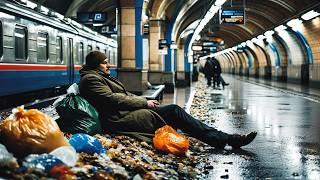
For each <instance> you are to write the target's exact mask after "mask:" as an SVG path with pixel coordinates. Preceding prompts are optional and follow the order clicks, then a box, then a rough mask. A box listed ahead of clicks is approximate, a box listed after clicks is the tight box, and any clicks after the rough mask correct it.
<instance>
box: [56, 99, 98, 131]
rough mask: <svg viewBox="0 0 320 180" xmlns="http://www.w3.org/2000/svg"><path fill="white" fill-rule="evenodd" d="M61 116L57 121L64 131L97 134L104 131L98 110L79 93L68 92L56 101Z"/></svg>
mask: <svg viewBox="0 0 320 180" xmlns="http://www.w3.org/2000/svg"><path fill="white" fill-rule="evenodd" d="M56 110H57V113H58V114H59V116H60V118H59V119H58V120H57V123H58V125H59V127H60V129H61V130H62V131H63V132H67V133H72V134H74V133H86V134H89V135H95V134H98V133H101V132H102V128H101V123H100V121H99V115H98V112H97V110H96V109H95V108H94V107H93V106H92V105H91V104H90V103H89V102H88V101H86V100H85V99H83V98H82V97H80V96H79V95H74V94H68V95H67V96H66V97H65V98H63V99H62V100H61V101H59V102H57V103H56Z"/></svg>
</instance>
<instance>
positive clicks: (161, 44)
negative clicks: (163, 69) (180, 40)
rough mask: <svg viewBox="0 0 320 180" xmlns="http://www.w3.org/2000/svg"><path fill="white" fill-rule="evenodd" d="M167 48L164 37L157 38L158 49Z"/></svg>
mask: <svg viewBox="0 0 320 180" xmlns="http://www.w3.org/2000/svg"><path fill="white" fill-rule="evenodd" d="M164 48H168V42H167V40H166V39H159V49H164Z"/></svg>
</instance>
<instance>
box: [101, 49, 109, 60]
mask: <svg viewBox="0 0 320 180" xmlns="http://www.w3.org/2000/svg"><path fill="white" fill-rule="evenodd" d="M103 51H104V54H105V55H107V49H104V50H103ZM108 58H109V59H110V56H109V57H108Z"/></svg>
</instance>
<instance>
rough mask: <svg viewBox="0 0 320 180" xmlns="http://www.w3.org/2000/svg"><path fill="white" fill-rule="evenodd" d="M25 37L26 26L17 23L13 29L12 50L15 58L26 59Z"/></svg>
mask: <svg viewBox="0 0 320 180" xmlns="http://www.w3.org/2000/svg"><path fill="white" fill-rule="evenodd" d="M27 39H28V38H27V28H25V27H23V26H20V25H17V26H16V28H15V31H14V51H15V56H16V60H26V59H27V55H28V51H27Z"/></svg>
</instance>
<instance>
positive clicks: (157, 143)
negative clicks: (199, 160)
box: [153, 125, 189, 155]
mask: <svg viewBox="0 0 320 180" xmlns="http://www.w3.org/2000/svg"><path fill="white" fill-rule="evenodd" d="M153 145H154V147H155V148H156V149H158V150H160V151H164V152H167V153H171V154H174V155H183V154H185V153H186V152H187V150H188V148H189V139H188V137H186V136H183V135H181V134H179V133H178V132H177V131H176V130H174V129H173V128H172V127H171V126H168V125H165V126H163V127H162V128H159V129H157V130H156V132H155V136H154V138H153Z"/></svg>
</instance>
